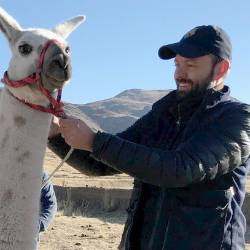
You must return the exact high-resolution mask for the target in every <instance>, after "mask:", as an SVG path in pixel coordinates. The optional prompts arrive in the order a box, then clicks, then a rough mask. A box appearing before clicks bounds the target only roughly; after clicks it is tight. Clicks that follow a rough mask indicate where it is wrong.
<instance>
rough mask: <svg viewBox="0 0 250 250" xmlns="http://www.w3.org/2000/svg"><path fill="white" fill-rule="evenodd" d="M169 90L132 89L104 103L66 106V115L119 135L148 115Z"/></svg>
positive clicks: (67, 104)
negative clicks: (155, 103)
mask: <svg viewBox="0 0 250 250" xmlns="http://www.w3.org/2000/svg"><path fill="white" fill-rule="evenodd" d="M168 92H169V91H168V90H142V89H130V90H125V91H123V92H121V93H120V94H118V95H116V96H114V97H112V98H109V99H106V100H102V101H97V102H93V103H88V104H70V103H66V104H65V110H66V113H67V114H69V115H73V116H77V117H79V119H83V120H85V121H87V123H88V124H89V125H90V126H91V127H92V128H95V129H101V130H104V131H107V132H110V133H117V132H119V131H122V130H124V129H126V128H127V127H129V126H130V125H131V124H133V123H134V122H135V121H136V120H137V119H138V118H139V117H141V116H142V115H144V114H145V113H147V112H148V111H149V110H150V109H151V106H152V104H153V103H154V102H155V101H157V100H158V99H160V98H161V97H163V96H164V95H166V94H167V93H168Z"/></svg>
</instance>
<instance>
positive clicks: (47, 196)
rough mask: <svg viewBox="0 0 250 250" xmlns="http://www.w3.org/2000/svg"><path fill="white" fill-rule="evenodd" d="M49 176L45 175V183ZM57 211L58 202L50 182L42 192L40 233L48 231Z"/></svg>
mask: <svg viewBox="0 0 250 250" xmlns="http://www.w3.org/2000/svg"><path fill="white" fill-rule="evenodd" d="M47 178H48V175H47V174H46V173H44V175H43V182H44V181H46V179H47ZM56 211H57V200H56V195H55V191H54V188H53V185H52V183H51V182H50V181H49V182H48V183H47V184H46V185H45V186H44V187H43V188H42V190H41V198H40V217H39V225H40V230H39V231H40V232H43V231H45V230H47V228H48V226H49V224H50V223H51V222H52V220H53V218H54V217H55V214H56Z"/></svg>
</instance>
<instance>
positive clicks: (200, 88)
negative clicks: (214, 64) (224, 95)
mask: <svg viewBox="0 0 250 250" xmlns="http://www.w3.org/2000/svg"><path fill="white" fill-rule="evenodd" d="M213 75H214V70H212V71H211V73H210V74H209V75H208V76H207V77H206V78H204V79H202V80H199V81H196V82H194V81H193V80H191V79H188V78H180V77H178V78H176V79H175V81H176V85H177V86H179V84H180V83H187V84H190V86H191V89H190V90H189V91H183V90H180V89H178V88H177V97H178V99H182V98H184V97H185V98H186V97H198V96H203V95H204V94H205V92H206V91H207V90H208V89H210V88H211V83H212V81H213Z"/></svg>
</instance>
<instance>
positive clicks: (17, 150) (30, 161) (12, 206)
mask: <svg viewBox="0 0 250 250" xmlns="http://www.w3.org/2000/svg"><path fill="white" fill-rule="evenodd" d="M50 121H51V115H49V114H47V113H42V112H39V111H36V110H32V109H31V108H30V107H28V106H26V105H25V104H23V103H20V102H19V101H18V100H17V99H16V98H14V97H13V96H12V95H10V94H9V92H8V90H6V89H4V90H3V92H2V96H1V101H0V128H1V129H0V155H1V161H0V173H1V175H0V199H1V200H0V201H1V204H0V221H1V223H0V241H1V242H6V248H5V249H6V250H10V249H20V250H34V249H36V244H37V243H36V237H37V232H38V216H39V199H40V190H41V177H42V168H43V160H44V156H45V151H46V145H47V135H48V132H49V126H50ZM24 239H29V241H30V242H29V243H28V244H27V242H23V241H24ZM22 245H23V246H26V249H24V248H22ZM27 245H29V246H30V247H29V248H28V249H27ZM10 246H11V247H10Z"/></svg>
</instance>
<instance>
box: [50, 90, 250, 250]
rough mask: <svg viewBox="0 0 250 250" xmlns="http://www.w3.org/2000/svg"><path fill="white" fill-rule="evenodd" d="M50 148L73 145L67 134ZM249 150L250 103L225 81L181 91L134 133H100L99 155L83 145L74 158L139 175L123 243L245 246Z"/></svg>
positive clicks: (90, 167)
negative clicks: (189, 96)
mask: <svg viewBox="0 0 250 250" xmlns="http://www.w3.org/2000/svg"><path fill="white" fill-rule="evenodd" d="M49 146H50V148H51V149H52V150H53V151H54V152H56V153H57V154H58V155H60V156H64V155H65V154H66V152H67V150H68V148H69V147H68V145H66V144H65V143H64V140H63V139H62V138H61V137H56V138H52V139H50V143H49ZM249 155H250V107H249V106H248V105H246V104H243V103H240V102H239V101H237V100H235V99H233V98H232V97H230V95H229V88H228V87H226V86H225V87H224V89H223V91H220V92H219V91H214V90H212V89H210V90H208V91H207V93H206V95H205V96H204V97H203V99H202V100H195V101H194V102H187V103H179V102H178V101H177V98H176V92H175V91H173V92H171V93H170V94H168V95H167V96H165V97H163V98H162V99H161V100H159V101H158V102H156V103H155V104H154V105H153V107H152V110H151V111H150V112H149V113H147V114H146V115H145V116H143V117H142V118H141V119H139V120H138V121H137V122H136V123H135V124H134V125H133V126H131V127H130V128H128V129H127V130H126V131H124V132H122V133H119V134H117V135H111V134H106V133H101V132H98V134H97V136H96V139H95V143H94V151H93V153H92V154H91V155H90V154H89V153H87V152H85V151H82V150H75V151H74V153H73V155H72V156H71V157H70V159H69V161H68V163H69V164H71V165H72V166H73V167H75V168H76V169H78V170H80V171H81V172H83V173H85V174H89V175H109V174H115V173H119V172H124V173H127V174H129V175H131V176H133V177H135V181H134V189H133V193H132V197H131V201H130V205H129V208H128V210H127V211H128V219H127V222H126V225H125V228H124V232H123V237H122V241H121V244H120V249H126V250H137V249H143V250H147V249H150V250H163V249H164V250H219V249H223V250H229V249H230V250H243V249H244V234H245V229H246V225H245V224H246V222H245V217H244V215H243V213H242V210H241V207H242V204H243V201H244V197H245V182H246V177H247V173H248V170H249V165H250V160H249Z"/></svg>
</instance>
